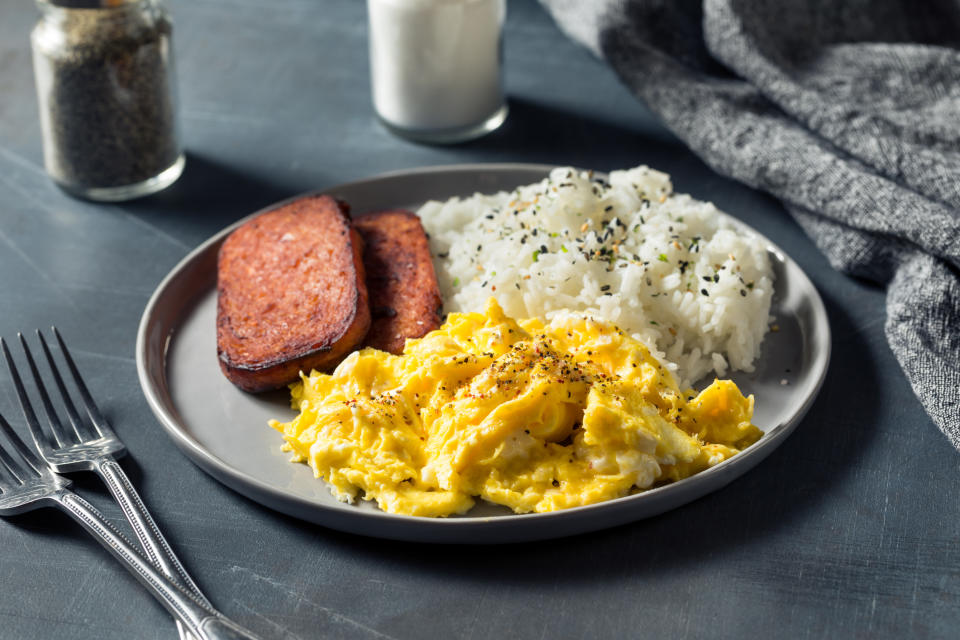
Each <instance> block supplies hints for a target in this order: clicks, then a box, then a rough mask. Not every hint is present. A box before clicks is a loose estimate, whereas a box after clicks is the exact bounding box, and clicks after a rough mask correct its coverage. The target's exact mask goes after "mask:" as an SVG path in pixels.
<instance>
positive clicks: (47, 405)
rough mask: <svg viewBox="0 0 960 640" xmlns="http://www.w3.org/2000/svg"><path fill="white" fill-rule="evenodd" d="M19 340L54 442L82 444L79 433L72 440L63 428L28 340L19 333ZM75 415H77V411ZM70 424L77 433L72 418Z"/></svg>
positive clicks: (68, 410) (68, 408)
mask: <svg viewBox="0 0 960 640" xmlns="http://www.w3.org/2000/svg"><path fill="white" fill-rule="evenodd" d="M17 338H19V340H20V348H21V349H23V354H24V355H25V356H26V357H27V366H28V367H29V368H30V373H31V374H33V383H34V384H35V385H37V392H38V393H39V394H40V404H42V405H43V411H44V413H46V414H47V423H48V426H49V428H50V432H51V433H52V434H53V438H54V440H56V441H57V443H58V444H59V445H60V446H63V445H65V444H67V442H68V441H69V440H72V441H73V442H80V435H79V433H76V434H75V437H74V438H71V437H70V436H71V434H70V433H69V432H68V431H67V430H66V429H65V428H64V427H63V423H62V422H61V421H60V416H58V415H57V412H56V410H55V409H54V408H53V403H52V402H50V394H49V393H47V386H46V385H45V384H44V383H43V378H41V377H40V370H39V369H37V363H36V362H35V361H34V359H33V353H32V352H31V351H30V347H29V345H27V339H26V338H24V337H23V334H22V333H17ZM68 404H69V401H68ZM70 409H71V407H69V406H68V407H67V413H68V414H69V413H70ZM73 413H76V411H74V412H73ZM70 423H71V424H72V425H73V429H74V432H76V429H77V425H76V424H74V423H73V418H72V416H71V418H70Z"/></svg>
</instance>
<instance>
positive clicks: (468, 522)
mask: <svg viewBox="0 0 960 640" xmlns="http://www.w3.org/2000/svg"><path fill="white" fill-rule="evenodd" d="M560 166H561V165H552V164H541V163H517V162H508V163H463V164H447V165H432V166H424V167H416V168H412V169H398V170H394V171H388V172H384V173H379V174H376V175H373V176H369V177H366V178H362V179H357V180H352V181H350V182H345V183H339V184H336V185H332V186H330V187H324V188H320V189H313V190H309V191H306V192H303V193H299V194H296V195H293V196H290V197H289V198H284V199H282V200H279V201H277V202H274V203H271V204H268V205H267V206H265V207H262V208H260V209H258V210H257V211H254V212H253V213H250V214H249V215H246V216H243V217H241V218H240V219H238V220H236V221H235V222H233V223H232V224H230V225H227V226H226V227H224V228H222V229H220V230H219V231H217V232H216V233H214V234H213V235H211V236H210V237H209V238H207V239H206V240H204V241H203V242H201V243H200V244H199V245H198V246H197V247H195V248H194V249H193V250H192V251H190V252H189V253H187V254H186V255H185V256H184V257H183V258H182V259H181V260H179V261H178V262H177V263H176V265H174V266H173V267H172V268H171V270H170V271H169V272H168V273H167V274H166V275H165V276H164V278H163V279H162V280H161V281H160V283H159V284H158V285H157V287H156V288H155V289H154V291H153V293H152V294H151V296H150V298H149V300H148V301H147V304H146V306H145V308H144V311H143V314H142V315H141V319H140V323H139V326H138V329H137V339H136V367H137V377H138V379H139V382H140V387H141V391H142V392H143V395H144V397H145V398H146V400H147V404H148V405H149V407H150V409H151V411H152V413H153V414H154V416H155V417H156V418H157V420H158V422H159V423H160V426H161V427H162V428H163V429H164V431H166V433H167V435H168V436H169V437H170V438H171V439H172V440H173V442H174V444H175V445H176V446H177V448H179V449H180V450H181V451H182V452H183V453H184V454H185V455H186V456H187V457H188V458H189V459H190V460H191V461H192V462H193V463H194V464H196V465H197V466H199V467H200V468H201V469H202V470H203V471H204V472H205V473H207V474H208V475H211V476H212V477H213V478H214V479H216V480H217V481H219V482H221V483H222V484H225V485H226V486H228V487H230V488H231V489H233V490H234V491H236V492H238V493H240V494H241V495H244V496H246V497H247V498H250V499H253V500H255V501H256V502H258V503H260V504H261V505H263V506H264V507H267V508H268V509H271V510H274V511H279V512H281V513H286V514H287V515H290V516H293V517H296V518H298V519H301V520H305V521H308V522H312V523H315V524H320V525H322V526H327V527H330V528H333V529H339V530H342V531H348V532H354V533H361V534H362V535H371V536H376V537H382V538H391V539H397V540H406V541H422V542H443V543H476V542H482V543H490V542H493V543H497V542H519V541H528V540H543V539H549V538H555V537H562V536H567V535H574V534H576V533H583V532H586V531H590V530H594V529H599V528H608V527H611V526H616V525H617V524H625V523H626V522H630V521H633V520H640V519H643V518H646V517H653V516H655V515H659V514H660V513H663V512H665V511H668V510H671V509H672V508H676V507H680V506H683V505H684V504H687V503H689V502H691V501H693V500H695V499H697V498H699V497H702V496H703V495H706V494H708V493H711V492H713V491H715V490H719V489H721V488H723V487H724V486H726V485H727V484H728V483H729V482H731V481H733V480H734V479H736V478H737V477H739V476H740V475H742V474H743V473H746V472H747V471H748V470H750V469H751V468H752V467H753V466H755V465H756V464H758V463H759V462H761V461H762V460H763V459H764V458H766V457H767V455H769V454H770V453H771V452H772V451H773V450H774V449H776V448H777V447H778V446H779V445H780V444H781V443H782V442H783V440H785V439H786V438H787V436H789V435H790V433H792V432H793V430H794V429H795V428H796V427H797V425H798V424H799V423H800V422H801V421H802V420H803V418H804V416H805V415H806V414H807V412H808V411H809V409H810V407H811V406H812V405H813V403H814V401H815V400H816V398H817V396H818V395H819V393H820V390H821V389H822V386H823V382H824V380H825V378H826V374H827V371H828V369H829V364H830V358H831V352H832V334H831V330H830V324H829V318H828V315H827V313H826V307H825V305H824V303H823V299H822V297H821V296H820V293H819V291H818V290H817V288H816V286H814V284H813V282H812V281H811V280H810V278H809V276H808V275H807V274H806V273H805V272H804V271H803V269H801V268H800V266H799V265H798V264H797V263H796V261H794V260H793V259H792V258H791V257H790V256H789V254H787V253H786V252H784V251H783V250H782V249H781V248H780V247H779V246H777V245H776V244H775V243H774V242H772V241H771V240H770V239H769V238H767V237H766V236H765V235H763V234H761V233H760V232H759V231H757V230H756V229H754V228H753V227H751V226H750V225H748V224H746V223H745V222H743V221H741V220H740V219H739V218H736V217H735V216H734V215H732V214H729V213H727V212H725V211H721V213H722V214H723V215H724V216H725V217H726V218H728V219H730V220H732V221H734V222H735V223H736V224H738V225H740V226H742V227H744V228H746V229H749V230H750V231H751V232H752V233H754V234H756V235H757V236H758V237H760V238H761V239H762V240H763V241H764V242H765V243H766V244H767V249H768V251H771V252H773V253H774V254H775V255H776V256H777V258H778V259H780V260H781V261H782V262H783V264H784V265H785V268H787V269H790V270H791V271H795V272H796V274H795V275H797V276H799V277H800V278H802V280H803V281H804V284H805V285H806V289H808V290H809V292H811V293H812V294H813V295H812V296H809V298H808V299H809V300H810V302H811V303H812V306H813V308H812V310H811V317H812V318H813V319H814V325H815V326H812V327H810V335H811V336H813V341H815V342H818V343H819V344H818V347H819V348H817V349H814V350H813V357H812V360H811V363H810V367H811V369H812V370H813V372H814V373H815V375H816V379H815V380H814V382H813V385H812V388H811V389H810V392H809V393H808V394H807V396H806V397H805V398H804V400H803V402H802V403H801V405H800V407H799V408H798V409H797V410H796V411H795V413H794V414H793V415H792V416H791V417H790V418H789V419H787V420H785V421H783V422H781V423H780V424H778V425H775V426H773V427H771V428H770V429H769V430H768V431H766V432H765V434H764V437H763V438H762V439H761V440H759V441H758V442H757V443H755V444H754V445H752V446H751V447H750V448H749V449H747V450H745V451H744V452H741V453H740V454H738V455H736V456H733V457H732V458H729V459H727V460H725V461H724V462H721V463H720V464H718V465H716V466H714V467H711V468H709V469H706V470H704V471H701V472H700V473H698V474H696V475H694V476H691V477H689V478H685V479H684V480H681V481H679V482H676V483H671V484H668V485H664V486H661V487H657V488H654V489H648V490H646V491H643V492H639V493H636V494H633V495H628V496H623V497H620V498H616V499H612V500H607V501H604V502H599V503H596V504H590V505H584V506H580V507H573V508H570V509H563V510H559V511H553V512H547V513H527V514H508V515H501V516H496V517H482V516H477V517H465V518H456V517H455V518H424V517H416V516H408V515H402V514H392V513H386V512H382V511H365V510H360V509H357V510H355V511H345V510H341V509H339V508H336V507H333V506H330V505H325V504H320V503H317V502H315V501H312V500H310V499H307V498H305V497H301V496H297V495H293V494H290V493H287V492H285V491H283V490H282V489H280V488H278V487H276V486H274V485H272V484H270V483H267V482H264V481H262V480H259V479H257V478H255V477H253V476H251V475H249V474H248V473H246V472H245V471H243V470H241V469H238V468H236V467H234V466H233V465H231V464H229V463H227V462H226V461H224V460H223V459H221V458H220V457H218V456H217V455H215V454H214V453H212V452H211V451H209V450H207V449H206V448H205V447H204V446H203V445H201V444H200V443H199V442H198V441H197V440H196V439H195V438H193V437H192V436H191V435H190V434H189V433H188V432H187V430H186V429H185V428H184V427H183V426H181V425H180V423H179V421H178V416H176V415H175V414H174V413H171V411H169V410H168V409H167V407H166V403H165V402H164V399H163V398H162V397H161V394H160V393H159V392H158V389H157V388H156V387H155V385H154V384H153V381H152V380H151V377H150V370H149V369H148V366H149V365H150V362H151V361H150V354H149V345H148V342H149V333H150V329H151V325H152V323H153V320H154V316H155V315H156V313H157V305H158V303H159V301H160V300H161V299H162V298H163V296H164V294H165V293H166V292H167V290H168V289H169V288H170V286H171V285H172V284H174V283H176V282H177V280H178V278H180V277H181V275H182V272H183V271H184V270H185V269H186V268H187V267H189V266H190V265H191V264H192V263H193V262H194V261H195V260H197V259H199V258H201V257H202V256H203V255H205V254H206V253H207V252H208V251H209V250H210V249H211V247H212V246H213V245H217V244H219V243H221V242H222V241H223V239H224V238H225V237H226V236H227V235H228V234H229V233H231V232H232V231H233V230H234V229H236V228H237V227H239V226H241V225H242V224H244V223H245V222H247V221H248V220H250V219H252V218H254V217H256V216H257V215H260V214H261V213H264V212H266V211H269V210H272V209H275V208H277V207H279V206H282V205H284V204H286V203H288V202H291V201H294V200H296V199H299V198H302V197H305V196H308V195H316V194H331V195H336V192H337V191H340V190H346V189H351V188H357V187H359V186H364V185H367V184H369V183H371V182H375V181H380V180H385V179H397V178H408V177H413V176H422V175H425V174H433V175H441V176H442V175H443V174H449V173H466V174H469V173H483V172H518V173H521V172H523V173H531V174H533V173H539V174H542V175H546V174H547V173H549V171H551V170H553V169H556V168H558V167H560ZM595 174H597V175H604V172H599V171H598V172H595ZM791 275H794V274H791ZM196 303H197V301H196V300H193V301H190V302H189V303H185V305H184V306H185V308H191V309H192V308H195V305H196ZM171 337H172V332H171V333H169V334H167V335H165V336H164V344H163V347H162V354H161V359H162V362H161V363H160V364H161V367H162V369H163V372H164V379H165V380H166V374H167V372H168V369H167V362H168V355H169V346H170V340H171ZM168 391H169V390H168ZM171 400H172V399H171ZM170 404H171V405H172V404H173V403H172V402H171V403H170ZM748 451H749V454H748V455H744V454H745V453H747V452H748ZM716 476H720V478H716ZM715 478H716V479H715ZM680 492H685V493H686V494H687V498H686V499H681V500H680V502H679V503H677V504H674V505H672V506H671V505H669V504H667V505H666V506H664V505H663V504H662V503H666V502H668V501H669V500H670V498H671V497H673V494H675V493H680ZM641 499H642V503H641V504H650V505H652V506H651V507H650V508H648V509H646V510H645V511H644V510H642V509H639V508H638V507H637V506H636V503H637V502H640V501H641ZM658 503H661V504H660V507H658V506H657V505H658ZM350 508H352V507H350ZM598 510H599V511H603V512H606V511H611V512H614V514H615V515H617V517H615V518H614V520H616V522H614V523H611V524H606V525H600V526H595V527H591V526H589V521H590V518H591V516H593V515H594V514H595V512H596V511H598ZM634 510H637V511H640V513H638V514H637V515H635V516H633V517H630V515H631V514H630V512H631V511H634ZM316 511H320V512H323V513H324V515H325V516H327V517H312V516H314V514H315V512H316ZM623 516H627V517H623ZM608 519H609V518H608ZM558 520H560V521H564V520H570V521H573V522H575V523H576V522H577V521H579V523H580V526H576V524H575V525H574V526H573V527H572V528H571V527H569V526H568V527H560V528H557V529H553V530H551V528H550V524H551V523H553V522H555V521H558ZM528 523H529V524H530V525H533V526H536V527H538V528H541V529H544V530H545V531H544V532H543V533H541V534H536V535H533V534H530V533H526V534H524V533H523V531H522V529H524V528H527V527H526V525H527V524H528ZM377 524H381V525H382V524H389V525H391V526H392V527H393V529H391V530H389V531H387V530H384V531H380V530H378V528H377V526H376V525H377ZM585 525H586V526H585ZM514 528H518V529H520V531H511V530H512V529H514ZM385 529H386V527H385ZM504 531H505V532H506V533H507V535H503V533H504ZM451 533H459V534H461V535H458V536H456V537H452V536H451ZM491 533H493V534H494V535H490V534H491ZM498 533H499V534H500V535H497V534H498ZM518 534H519V535H518Z"/></svg>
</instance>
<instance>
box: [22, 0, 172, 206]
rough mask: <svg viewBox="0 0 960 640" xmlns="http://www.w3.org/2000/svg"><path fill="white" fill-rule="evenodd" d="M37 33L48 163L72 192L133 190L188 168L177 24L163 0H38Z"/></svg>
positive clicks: (163, 183)
mask: <svg viewBox="0 0 960 640" xmlns="http://www.w3.org/2000/svg"><path fill="white" fill-rule="evenodd" d="M36 2H37V6H38V7H39V9H40V12H41V18H40V20H39V22H38V23H37V25H36V26H35V27H34V29H33V32H32V33H31V38H30V41H31V46H32V49H33V65H34V74H35V77H36V84H37V96H38V102H39V107H40V124H41V130H42V132H43V156H44V165H45V167H46V170H47V173H48V174H49V175H50V177H51V178H52V179H53V180H54V182H56V183H57V184H58V185H59V186H60V187H62V188H63V189H64V190H65V191H67V192H68V193H71V194H73V195H76V196H80V197H84V198H88V199H91V200H104V201H117V200H128V199H131V198H136V197H140V196H144V195H147V194H150V193H154V192H156V191H159V190H161V189H163V188H165V187H167V186H169V185H170V184H172V183H173V182H174V181H176V179H177V178H178V177H179V176H180V174H181V172H182V171H183V165H184V155H183V150H182V148H181V146H180V141H179V135H178V133H179V132H178V129H179V127H178V122H177V95H176V93H177V91H176V81H175V77H174V76H175V72H174V64H173V51H172V48H171V33H172V26H171V22H170V19H169V17H168V15H167V12H166V11H165V10H164V8H163V6H162V5H161V4H160V3H159V0H36Z"/></svg>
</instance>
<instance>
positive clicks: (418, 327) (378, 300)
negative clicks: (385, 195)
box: [353, 209, 443, 354]
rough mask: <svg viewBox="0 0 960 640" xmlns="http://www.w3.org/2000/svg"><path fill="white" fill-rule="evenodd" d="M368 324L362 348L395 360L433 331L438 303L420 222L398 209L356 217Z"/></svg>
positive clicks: (439, 305)
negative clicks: (394, 356)
mask: <svg viewBox="0 0 960 640" xmlns="http://www.w3.org/2000/svg"><path fill="white" fill-rule="evenodd" d="M353 225H354V227H355V228H356V229H357V230H358V231H360V235H361V236H363V241H364V247H365V248H364V254H363V263H364V266H365V268H366V272H367V290H368V291H369V292H370V311H371V314H372V316H373V320H372V322H371V324H370V331H369V333H367V337H366V340H364V343H363V346H365V347H374V348H376V349H380V350H382V351H389V352H390V353H395V354H398V353H400V352H402V351H403V345H404V343H405V342H406V340H407V338H420V337H422V336H424V335H426V334H427V333H428V332H430V331H433V330H434V329H436V328H438V327H439V326H440V324H441V318H440V314H441V311H442V308H443V302H442V300H441V298H440V288H439V286H438V285H437V275H436V273H434V271H433V261H432V260H431V258H430V245H429V243H428V241H427V234H426V233H424V231H423V225H421V224H420V218H418V217H417V216H416V215H415V214H413V213H411V212H409V211H404V210H402V209H391V210H387V211H377V212H375V213H368V214H365V215H362V216H359V217H357V218H356V219H354V221H353Z"/></svg>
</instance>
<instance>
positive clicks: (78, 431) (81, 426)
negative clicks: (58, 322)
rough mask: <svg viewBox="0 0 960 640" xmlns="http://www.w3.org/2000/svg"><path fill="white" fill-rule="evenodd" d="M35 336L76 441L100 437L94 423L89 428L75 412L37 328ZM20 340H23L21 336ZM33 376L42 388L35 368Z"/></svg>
mask: <svg viewBox="0 0 960 640" xmlns="http://www.w3.org/2000/svg"><path fill="white" fill-rule="evenodd" d="M37 338H39V339H40V346H41V348H43V354H44V355H45V356H46V357H47V365H48V366H49V367H50V372H51V373H53V380H54V382H56V383H57V388H58V389H59V390H60V398H61V399H62V400H63V406H64V408H65V409H66V410H67V418H68V419H69V420H70V426H72V427H73V433H74V435H76V437H77V442H82V441H83V440H84V436H85V435H89V436H92V437H94V438H99V437H101V436H102V435H103V434H102V433H99V430H96V432H95V428H96V425H94V428H91V427H90V426H89V425H87V424H86V422H84V420H83V419H82V418H81V417H80V414H79V413H77V409H76V407H75V406H74V404H73V400H71V399H70V393H69V392H68V391H67V387H66V385H65V384H63V378H61V377H60V371H59V369H57V364H56V362H54V360H53V354H51V353H50V347H49V346H47V341H46V340H45V339H44V338H43V334H42V333H40V330H39V329H37ZM21 342H23V340H22V338H21ZM24 350H26V343H24ZM34 377H35V378H36V381H37V386H38V387H40V388H41V389H43V383H42V382H41V381H40V378H39V377H38V376H37V374H36V370H34ZM48 413H49V411H48Z"/></svg>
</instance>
